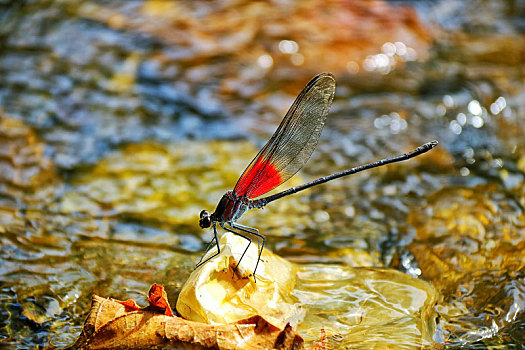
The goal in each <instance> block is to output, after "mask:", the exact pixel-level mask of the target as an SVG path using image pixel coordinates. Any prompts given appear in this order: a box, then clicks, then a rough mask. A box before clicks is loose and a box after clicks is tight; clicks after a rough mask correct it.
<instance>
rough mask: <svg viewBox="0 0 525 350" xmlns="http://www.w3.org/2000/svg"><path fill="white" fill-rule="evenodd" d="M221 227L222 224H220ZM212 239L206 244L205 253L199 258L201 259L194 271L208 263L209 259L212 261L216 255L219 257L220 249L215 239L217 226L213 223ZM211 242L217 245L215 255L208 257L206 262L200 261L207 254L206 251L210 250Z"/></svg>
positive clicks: (217, 240)
mask: <svg viewBox="0 0 525 350" xmlns="http://www.w3.org/2000/svg"><path fill="white" fill-rule="evenodd" d="M221 226H222V224H221ZM213 235H214V237H213V239H212V240H211V241H210V243H208V247H207V248H206V252H205V253H204V255H203V256H202V257H201V259H200V260H199V262H198V263H197V265H195V268H194V270H196V269H198V268H199V267H201V266H202V265H204V264H205V263H207V262H208V260H210V259H213V258H215V257H216V256H217V255H219V254H220V253H221V247H220V246H219V239H218V238H217V226H216V223H215V222H213ZM213 241H215V243H216V244H217V253H215V254H213V255H212V256H210V257H209V258H207V259H206V260H204V261H202V259H203V258H204V256H205V255H206V253H207V252H208V249H209V248H210V246H211V244H212V243H213Z"/></svg>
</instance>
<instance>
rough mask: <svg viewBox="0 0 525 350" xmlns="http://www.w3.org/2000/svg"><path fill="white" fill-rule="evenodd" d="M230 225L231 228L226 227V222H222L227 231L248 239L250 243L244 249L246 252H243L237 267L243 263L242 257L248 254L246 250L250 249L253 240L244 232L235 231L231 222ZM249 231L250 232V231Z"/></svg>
mask: <svg viewBox="0 0 525 350" xmlns="http://www.w3.org/2000/svg"><path fill="white" fill-rule="evenodd" d="M228 225H229V226H230V228H228V227H225V226H224V223H221V227H222V228H223V229H225V230H226V231H228V232H231V233H233V234H234V235H237V236H239V237H242V238H244V239H246V240H248V245H247V246H246V248H245V249H244V252H242V255H241V258H240V259H239V261H237V265H235V268H234V269H236V268H237V266H239V264H240V263H241V260H242V258H244V254H246V252H247V251H248V248H249V247H250V244H252V240H251V239H250V238H249V237H246V236H245V235H243V234H242V233H239V232H237V231H234V230H233V226H232V224H231V223H230V222H228ZM241 231H242V230H241ZM249 233H250V232H249Z"/></svg>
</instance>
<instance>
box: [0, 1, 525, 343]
mask: <svg viewBox="0 0 525 350" xmlns="http://www.w3.org/2000/svg"><path fill="white" fill-rule="evenodd" d="M524 63H525V1H523V0H508V1H504V0H492V1H483V0H468V1H457V0H436V1H380V0H373V1H291V0H275V1H268V2H251V1H245V0H231V1H179V2H175V1H173V2H172V1H163V0H133V1H126V0H112V1H102V0H86V1H76V0H55V1H51V0H49V1H47V0H40V1H36V0H35V1H31V0H12V1H10V0H1V1H0V303H1V306H0V347H1V348H4V347H5V348H13V349H14V348H35V347H43V348H54V347H62V346H65V345H68V344H70V343H72V342H73V341H74V339H76V337H77V336H78V334H79V333H80V329H81V326H82V323H83V321H84V319H85V317H86V312H87V311H88V310H89V305H90V300H91V294H92V293H97V294H99V295H102V296H111V297H114V298H117V299H128V298H134V299H135V300H137V301H138V302H139V303H142V304H144V303H145V301H146V292H147V290H148V287H149V285H150V284H152V283H154V282H155V283H159V284H163V285H164V286H165V287H166V289H167V291H168V295H169V297H170V300H171V301H172V304H174V303H175V300H176V298H177V295H178V292H179V291H180V288H181V286H182V284H183V283H184V281H185V280H186V278H187V276H188V275H189V274H190V273H191V271H192V270H193V266H194V265H195V263H196V262H197V261H198V259H199V257H200V256H201V254H202V253H203V250H204V249H205V248H206V245H207V242H208V241H209V240H210V239H211V237H212V236H211V233H210V232H208V231H202V230H201V229H200V228H199V226H198V214H199V212H200V210H202V209H207V210H210V211H211V210H213V209H214V208H215V206H216V204H217V202H218V200H219V199H220V197H221V196H222V194H223V193H224V192H225V191H227V190H229V189H232V188H233V186H234V185H235V183H236V181H237V178H238V176H239V175H240V174H241V173H242V171H243V170H244V168H245V167H246V165H247V164H248V163H249V161H250V160H251V159H252V157H253V156H254V155H255V154H256V152H257V150H258V149H259V147H261V146H262V145H264V143H265V141H266V140H267V139H268V137H269V136H270V135H271V134H272V133H273V131H274V130H275V128H276V127H277V125H278V124H279V122H280V120H281V119H282V117H283V116H284V114H285V113H286V111H287V109H288V107H289V106H290V105H291V103H292V101H293V99H294V98H295V97H296V96H297V94H298V93H299V92H300V90H301V89H302V88H303V87H304V85H305V84H306V83H307V82H308V81H309V80H310V79H311V78H312V77H313V76H314V75H316V74H318V73H320V72H324V71H329V72H331V73H333V74H334V75H335V77H336V80H337V84H338V85H337V91H336V98H335V100H334V103H333V106H332V108H331V112H330V114H329V117H328V121H327V124H326V126H325V128H324V131H323V134H322V135H321V139H320V141H319V145H318V147H317V149H316V151H315V152H314V154H313V156H312V158H311V159H310V161H309V162H308V164H307V165H306V167H305V169H304V170H303V171H302V172H300V173H299V174H298V175H297V176H296V177H294V178H293V179H292V180H291V181H289V182H288V183H286V184H285V185H283V186H282V187H281V188H280V189H284V188H287V187H291V186H293V185H297V184H300V183H302V182H305V181H308V180H312V179H315V178H316V177H319V176H324V175H328V174H330V173H334V172H336V171H340V170H344V169H347V168H350V167H353V166H356V165H359V164H362V163H365V162H369V161H373V160H377V159H379V158H383V157H386V156H390V155H394V154H398V153H402V152H406V151H408V150H410V149H412V148H414V147H416V146H418V145H419V144H421V143H424V142H427V141H430V140H433V139H437V140H439V142H440V145H439V147H438V148H437V149H435V150H433V151H432V152H430V153H429V154H426V155H424V156H421V157H418V158H416V159H414V160H411V161H409V162H405V163H400V164H395V165H391V166H388V167H384V168H380V169H376V170H373V171H369V172H367V173H363V174H358V175H355V176H351V177H347V178H343V179H340V180H337V181H334V182H331V183H328V184H326V185H323V186H320V187H316V188H314V189H312V190H309V191H307V192H305V193H302V194H301V195H296V196H291V197H287V198H286V199H282V200H280V201H278V202H275V203H272V204H271V205H269V206H268V207H267V208H265V210H264V211H256V210H252V211H251V212H248V213H246V214H245V215H244V216H243V218H242V219H241V220H240V222H241V223H242V224H245V225H249V226H254V227H257V228H259V230H260V231H261V233H263V234H265V235H266V237H267V244H268V248H269V249H271V250H273V251H274V252H276V253H278V254H280V255H281V256H283V257H285V258H287V259H290V260H291V261H293V262H295V263H298V264H312V263H324V264H339V265H346V266H356V267H358V266H365V267H372V268H378V269H383V268H393V269H397V270H399V271H402V272H404V273H406V274H407V275H409V276H412V277H414V278H418V279H421V280H425V281H428V282H429V283H430V284H431V285H432V286H433V288H434V289H435V290H436V292H437V294H438V295H439V298H438V301H437V303H436V304H435V305H433V306H432V308H433V310H434V311H435V312H436V313H437V315H438V317H437V319H435V321H436V322H437V325H438V327H437V329H436V331H435V335H434V340H435V341H436V342H441V343H442V344H445V345H446V346H447V347H448V348H455V347H460V346H468V347H469V348H480V349H485V348H491V349H494V348H513V349H517V348H520V349H521V348H524V346H525V345H524V344H525V336H524V334H525V313H524V312H523V309H524V308H525V269H524V265H525V216H524V207H525V183H524V175H525V138H524V132H525V64H524ZM385 344H386V345H387V346H388V340H387V339H385ZM393 344H396V343H391V344H390V345H392V346H394V345H393Z"/></svg>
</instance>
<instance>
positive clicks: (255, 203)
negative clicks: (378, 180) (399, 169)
mask: <svg viewBox="0 0 525 350" xmlns="http://www.w3.org/2000/svg"><path fill="white" fill-rule="evenodd" d="M437 145H438V142H437V141H436V140H434V141H430V142H427V143H425V144H423V145H421V146H419V147H418V148H416V149H413V150H412V151H410V152H407V153H403V154H400V155H397V156H393V157H390V158H385V159H381V160H378V161H376V162H372V163H368V164H364V165H360V166H358V167H355V168H352V169H347V170H343V171H341V172H338V173H335V174H332V175H328V176H325V177H321V178H319V179H317V180H314V181H311V182H308V183H305V184H303V185H300V186H296V187H292V188H289V189H287V190H286V191H282V192H279V193H276V194H273V195H271V196H268V197H264V198H260V199H255V200H252V201H251V202H250V207H251V208H262V207H264V206H265V205H266V204H268V203H270V202H273V201H274V200H277V199H279V198H282V197H286V196H288V195H291V194H294V193H297V192H300V191H303V190H306V189H307V188H310V187H313V186H316V185H320V184H323V183H325V182H328V181H332V180H335V179H338V178H340V177H343V176H347V175H352V174H355V173H358V172H360V171H363V170H368V169H372V168H377V167H380V166H383V165H386V164H390V163H396V162H401V161H403V160H407V159H410V158H414V157H417V156H419V155H420V154H423V153H425V152H428V151H430V150H431V149H432V148H434V147H436V146H437Z"/></svg>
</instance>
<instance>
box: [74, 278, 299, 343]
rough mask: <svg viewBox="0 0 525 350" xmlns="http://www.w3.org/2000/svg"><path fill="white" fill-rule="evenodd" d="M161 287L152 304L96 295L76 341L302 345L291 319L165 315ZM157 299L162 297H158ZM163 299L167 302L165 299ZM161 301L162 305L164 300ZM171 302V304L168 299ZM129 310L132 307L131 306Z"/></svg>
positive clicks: (154, 289) (151, 291)
mask: <svg viewBox="0 0 525 350" xmlns="http://www.w3.org/2000/svg"><path fill="white" fill-rule="evenodd" d="M162 294H163V288H162V287H161V286H157V285H154V286H153V287H152V289H151V290H150V298H149V299H150V306H148V307H146V308H143V309H139V310H136V309H135V307H136V304H134V302H133V301H129V300H128V301H126V302H121V301H116V300H112V299H105V298H102V297H99V296H97V295H95V296H93V303H92V306H91V312H90V314H89V316H88V318H87V320H86V322H85V324H84V328H83V330H82V333H81V335H80V337H79V339H78V340H77V342H76V343H75V344H74V345H73V346H72V347H73V348H76V349H77V348H79V349H144V348H151V347H160V348H162V347H169V348H173V347H175V348H177V349H179V348H183V349H185V348H191V349H209V348H213V349H302V348H303V339H302V338H301V336H300V335H299V334H298V333H297V332H296V331H295V330H293V329H292V327H291V326H289V325H287V326H286V327H284V329H279V328H278V327H275V326H274V325H272V324H270V323H268V322H267V321H266V320H264V319H263V318H262V317H260V316H253V317H250V318H247V319H245V320H241V321H238V322H236V323H233V324H221V325H208V324H204V323H198V322H193V321H187V320H184V319H182V318H179V317H175V316H167V315H166V314H165V313H167V311H166V310H167V309H166V310H160V309H159V304H158V302H156V304H152V295H156V296H159V295H160V296H161V297H160V299H161V300H163V301H166V302H167V300H166V299H165V298H164V297H163V296H162ZM155 300H157V301H158V300H159V299H155ZM162 303H163V302H162ZM162 303H161V305H164V304H162ZM167 306H168V308H169V304H168V305H167ZM130 310H131V311H130Z"/></svg>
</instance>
